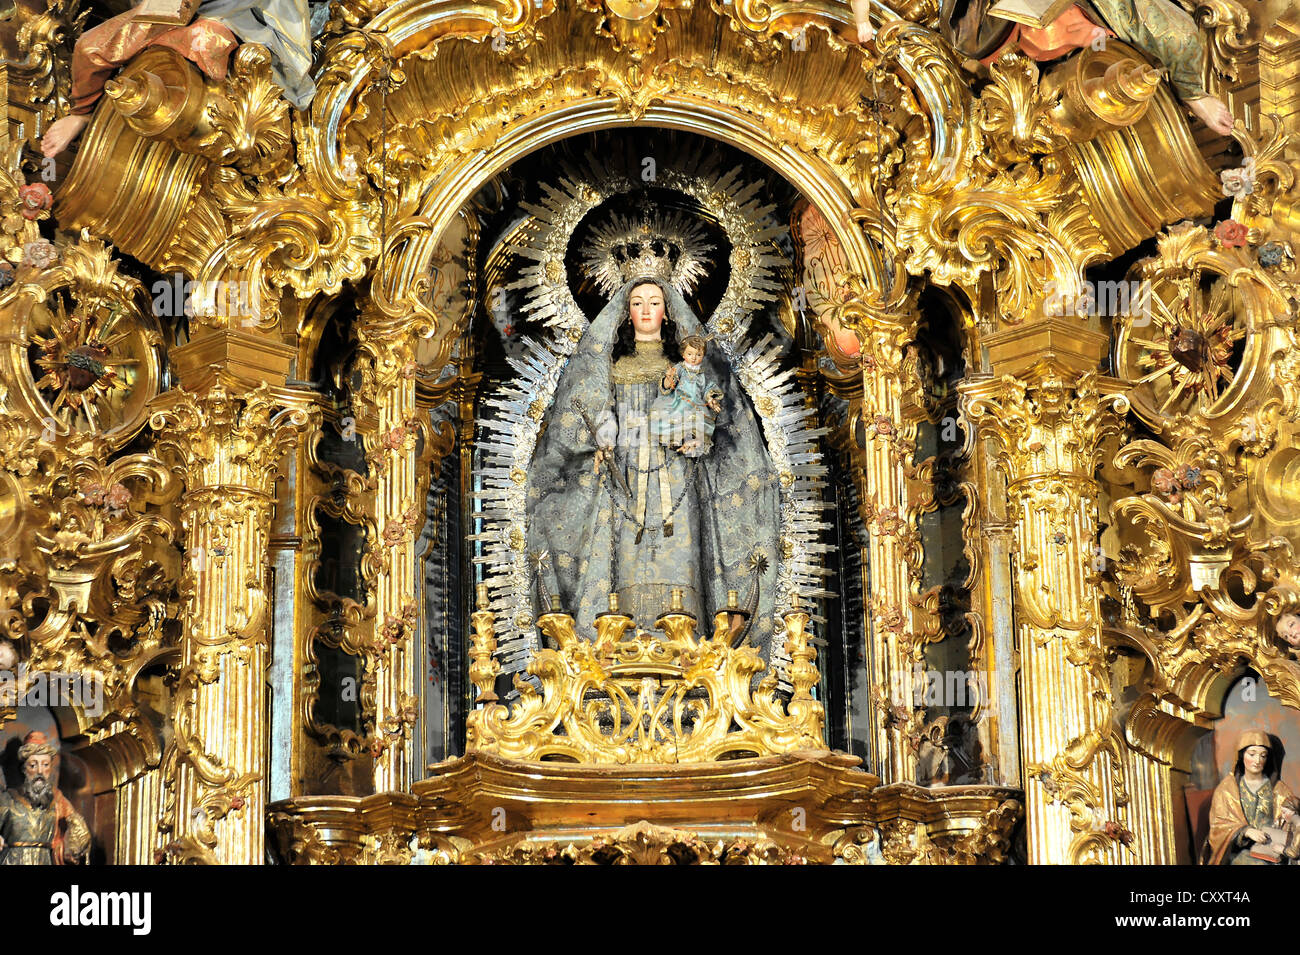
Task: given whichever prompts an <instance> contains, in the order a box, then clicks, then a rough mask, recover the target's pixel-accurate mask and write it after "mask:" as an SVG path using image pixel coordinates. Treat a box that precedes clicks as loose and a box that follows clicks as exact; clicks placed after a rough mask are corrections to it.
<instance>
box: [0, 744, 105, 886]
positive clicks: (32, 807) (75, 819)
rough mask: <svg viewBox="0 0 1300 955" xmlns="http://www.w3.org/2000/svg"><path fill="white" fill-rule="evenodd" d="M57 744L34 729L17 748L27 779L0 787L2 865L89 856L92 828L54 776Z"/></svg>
mask: <svg viewBox="0 0 1300 955" xmlns="http://www.w3.org/2000/svg"><path fill="white" fill-rule="evenodd" d="M55 755H56V753H55V749H54V747H53V746H51V745H50V743H49V741H48V740H47V739H46V736H45V734H44V733H41V732H38V731H36V730H33V731H32V732H30V733H28V734H27V736H26V737H25V738H24V739H23V745H22V746H21V747H19V749H18V762H19V763H20V764H21V765H22V767H23V784H22V786H21V787H19V788H17V789H7V790H5V791H4V792H2V793H0V865H67V864H69V863H72V862H82V861H85V858H86V855H87V853H88V851H89V849H90V829H89V827H87V825H86V820H85V819H83V818H82V817H81V814H80V813H78V812H77V810H75V809H73V808H72V804H71V803H70V802H68V799H67V797H66V796H64V795H63V793H61V792H59V790H58V788H57V787H56V786H55V785H54V782H53V776H52V773H53V766H54V757H55Z"/></svg>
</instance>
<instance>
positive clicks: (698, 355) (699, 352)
mask: <svg viewBox="0 0 1300 955" xmlns="http://www.w3.org/2000/svg"><path fill="white" fill-rule="evenodd" d="M682 360H683V361H685V362H686V364H688V365H698V364H699V363H700V362H701V361H703V360H704V349H703V348H700V347H699V346H697V345H687V346H686V347H685V348H683V349H682Z"/></svg>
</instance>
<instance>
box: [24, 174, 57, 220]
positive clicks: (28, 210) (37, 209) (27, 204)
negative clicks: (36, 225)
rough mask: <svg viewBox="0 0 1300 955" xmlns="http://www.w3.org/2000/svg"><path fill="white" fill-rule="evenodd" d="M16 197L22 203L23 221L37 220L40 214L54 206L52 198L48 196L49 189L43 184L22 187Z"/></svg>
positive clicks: (37, 183)
mask: <svg viewBox="0 0 1300 955" xmlns="http://www.w3.org/2000/svg"><path fill="white" fill-rule="evenodd" d="M18 197H19V198H20V199H22V202H23V218H24V219H39V218H40V217H41V213H42V212H44V211H45V210H46V209H48V208H49V207H50V206H52V205H54V196H52V195H51V194H50V187H49V186H47V185H46V184H45V183H43V182H36V183H32V184H31V185H30V186H22V187H21V188H20V189H19V190H18Z"/></svg>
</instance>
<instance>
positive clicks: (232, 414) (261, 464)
mask: <svg viewBox="0 0 1300 955" xmlns="http://www.w3.org/2000/svg"><path fill="white" fill-rule="evenodd" d="M199 344H200V346H202V345H203V343H199ZM190 347H193V346H190ZM178 351H179V350H178ZM204 377H205V378H207V379H208V380H207V381H205V382H204V384H203V386H202V387H198V388H196V389H195V390H193V391H189V390H183V389H181V390H176V391H171V392H168V393H166V394H164V395H162V396H161V397H160V398H159V399H158V400H157V402H156V405H155V410H154V412H153V415H152V417H151V418H150V424H151V426H152V427H153V428H154V429H155V430H156V431H157V432H158V442H157V450H158V454H159V456H160V457H162V458H163V459H164V460H167V461H168V462H169V463H170V464H171V465H172V466H173V467H174V468H175V469H176V470H177V471H179V472H180V473H181V474H182V475H183V476H184V480H185V493H184V496H183V497H182V499H181V520H182V526H183V528H184V531H185V541H186V558H187V561H188V564H189V566H188V581H187V587H186V591H187V593H186V601H185V610H184V614H183V623H184V628H185V632H184V642H183V650H182V659H181V670H180V676H179V680H178V684H177V687H176V704H175V734H176V735H175V754H174V756H175V772H174V775H173V776H172V777H171V778H170V779H169V780H168V781H167V785H168V787H169V789H170V792H169V793H168V794H167V795H166V798H165V801H164V811H163V819H162V826H163V827H164V829H168V828H169V829H170V832H171V836H172V841H171V842H170V843H169V846H168V850H169V855H170V856H171V857H172V858H173V859H175V860H177V861H185V862H202V863H236V864H256V863H260V862H261V861H262V859H263V855H264V831H265V817H266V813H265V810H266V771H267V765H266V753H267V738H266V736H267V722H266V709H267V700H266V677H267V672H266V671H267V657H268V647H267V628H268V620H267V613H266V611H267V603H268V589H269V586H268V585H269V573H268V567H269V559H270V557H269V532H270V524H271V510H272V506H273V502H274V496H273V492H274V489H275V481H276V476H277V472H278V469H279V466H280V462H281V458H282V457H283V455H284V453H285V451H286V450H288V449H290V448H292V447H293V445H294V441H295V439H296V435H297V432H298V431H299V430H300V429H301V428H303V427H305V426H306V425H307V424H308V421H309V418H310V413H309V412H308V411H307V410H306V405H305V403H304V404H303V405H299V404H297V402H296V400H295V399H294V398H293V396H291V395H289V394H287V393H285V392H283V391H280V390H275V389H272V388H270V387H269V386H268V385H267V384H265V383H263V384H262V385H260V386H259V387H257V388H256V389H249V388H247V387H246V386H243V385H241V384H239V383H238V381H237V379H233V378H227V377H225V376H215V377H214V376H212V375H206V376H204Z"/></svg>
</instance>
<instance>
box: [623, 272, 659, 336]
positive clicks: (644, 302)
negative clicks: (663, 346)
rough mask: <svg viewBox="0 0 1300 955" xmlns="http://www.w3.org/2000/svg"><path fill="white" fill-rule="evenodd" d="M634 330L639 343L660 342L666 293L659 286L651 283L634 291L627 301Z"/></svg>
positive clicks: (639, 286)
mask: <svg viewBox="0 0 1300 955" xmlns="http://www.w3.org/2000/svg"><path fill="white" fill-rule="evenodd" d="M627 307H628V314H629V317H630V318H631V319H632V330H633V331H634V332H635V333H636V340H637V341H639V342H657V341H659V329H660V328H661V327H662V326H663V323H664V293H663V292H662V291H661V290H660V288H659V286H658V285H652V284H650V283H649V282H647V283H645V284H644V285H638V286H637V287H636V288H634V289H632V294H631V295H630V296H629V297H628V300H627Z"/></svg>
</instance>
